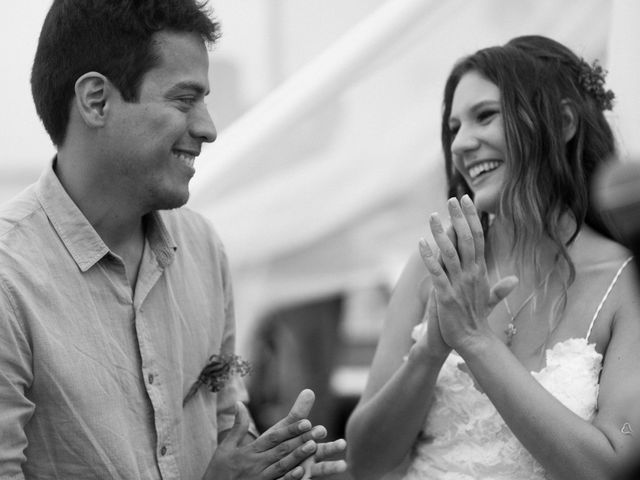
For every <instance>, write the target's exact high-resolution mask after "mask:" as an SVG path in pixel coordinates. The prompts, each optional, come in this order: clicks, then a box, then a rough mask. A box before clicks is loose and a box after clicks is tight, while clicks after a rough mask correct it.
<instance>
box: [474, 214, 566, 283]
mask: <svg viewBox="0 0 640 480" xmlns="http://www.w3.org/2000/svg"><path fill="white" fill-rule="evenodd" d="M558 228H559V235H558V239H559V240H560V241H561V242H562V243H563V244H564V245H566V243H567V242H568V241H569V239H570V238H571V235H573V233H574V231H575V220H574V219H573V216H572V215H570V214H569V213H566V214H564V215H563V216H562V218H561V220H560V222H559V227H558ZM521 241H522V242H523V243H524V249H523V248H519V246H516V245H515V234H514V228H513V224H511V223H510V222H508V221H507V220H506V219H505V218H504V217H499V216H496V217H494V218H493V219H492V221H491V223H490V227H489V234H488V236H487V243H488V248H487V256H488V258H487V263H488V267H489V269H490V270H491V269H493V268H494V266H496V267H497V268H498V269H499V270H500V272H501V273H502V275H508V274H515V275H517V276H518V277H519V278H520V282H521V283H527V284H528V283H531V284H537V283H538V282H539V281H540V278H541V276H542V277H544V276H546V275H548V274H549V272H551V271H552V270H554V269H556V268H557V267H558V257H559V254H560V247H559V246H558V244H557V243H556V242H555V241H554V240H553V239H552V238H551V237H549V236H548V235H544V234H543V235H542V236H541V237H540V238H539V239H537V240H536V239H533V238H524V239H522V240H521Z"/></svg>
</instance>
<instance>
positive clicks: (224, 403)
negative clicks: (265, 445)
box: [216, 245, 258, 437]
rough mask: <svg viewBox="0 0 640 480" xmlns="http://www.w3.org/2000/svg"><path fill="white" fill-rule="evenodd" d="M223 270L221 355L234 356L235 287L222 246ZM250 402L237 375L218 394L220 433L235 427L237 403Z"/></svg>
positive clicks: (221, 264)
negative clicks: (223, 325)
mask: <svg viewBox="0 0 640 480" xmlns="http://www.w3.org/2000/svg"><path fill="white" fill-rule="evenodd" d="M220 252H221V262H220V268H221V270H222V279H223V286H224V302H225V308H224V312H225V327H224V333H223V338H222V347H221V353H222V354H223V355H233V354H234V353H235V312H234V305H233V287H232V285H231V275H230V272H229V265H228V260H227V256H226V253H225V251H224V247H223V246H222V245H220ZM238 400H240V401H242V402H245V403H246V402H248V400H249V395H248V394H247V390H246V388H245V385H244V381H243V380H242V378H240V377H239V376H237V375H234V376H233V377H232V378H230V379H229V382H227V384H226V385H225V387H224V388H223V389H222V390H221V391H220V392H218V402H217V408H218V410H217V412H216V413H217V420H218V431H219V432H223V431H225V430H229V429H230V428H231V427H232V426H233V422H234V419H235V403H236V401H238ZM249 433H250V434H251V435H253V436H255V437H257V436H258V431H257V429H256V427H255V425H254V423H253V421H251V424H250V427H249Z"/></svg>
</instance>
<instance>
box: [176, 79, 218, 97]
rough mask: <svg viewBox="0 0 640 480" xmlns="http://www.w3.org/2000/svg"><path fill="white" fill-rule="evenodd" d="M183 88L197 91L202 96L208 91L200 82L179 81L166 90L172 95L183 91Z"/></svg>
mask: <svg viewBox="0 0 640 480" xmlns="http://www.w3.org/2000/svg"><path fill="white" fill-rule="evenodd" d="M185 90H190V91H192V92H194V93H197V94H198V95H203V96H205V95H207V94H208V93H209V90H207V89H205V87H204V86H203V85H202V84H200V83H197V82H179V83H176V84H175V85H174V86H172V87H171V88H170V89H169V91H168V92H167V95H173V94H176V93H179V92H184V91H185Z"/></svg>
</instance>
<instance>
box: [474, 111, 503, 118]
mask: <svg viewBox="0 0 640 480" xmlns="http://www.w3.org/2000/svg"><path fill="white" fill-rule="evenodd" d="M497 113H498V110H484V111H482V112H480V113H478V120H487V119H489V118H491V117H493V116H494V115H496V114H497Z"/></svg>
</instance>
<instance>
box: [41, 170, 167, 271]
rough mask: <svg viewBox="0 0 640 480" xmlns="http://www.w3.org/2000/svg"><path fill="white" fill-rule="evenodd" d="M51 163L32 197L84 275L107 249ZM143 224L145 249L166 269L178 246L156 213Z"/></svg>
mask: <svg viewBox="0 0 640 480" xmlns="http://www.w3.org/2000/svg"><path fill="white" fill-rule="evenodd" d="M55 162H56V159H55V158H54V159H53V162H51V164H50V165H49V166H48V167H47V168H46V169H45V171H44V172H43V173H42V175H41V176H40V178H39V180H38V182H37V185H36V195H37V197H38V200H39V202H40V204H41V205H42V208H43V210H44V212H45V213H46V215H47V217H48V218H49V221H50V222H51V225H53V228H54V230H55V231H56V233H57V234H58V236H59V237H60V240H61V241H62V243H63V244H64V246H65V247H66V249H67V250H68V251H69V253H70V254H71V256H72V257H73V259H74V261H75V262H76V264H77V265H78V268H80V270H81V271H82V272H86V271H87V270H89V269H90V268H91V267H92V266H93V265H95V264H96V263H97V262H98V261H99V260H100V259H101V258H103V257H104V256H105V255H106V254H108V253H110V250H109V247H107V245H106V244H105V243H104V241H103V240H102V238H100V235H98V232H96V231H95V229H94V228H93V226H92V225H91V224H90V223H89V221H88V220H87V218H86V217H85V216H84V214H83V213H82V212H81V211H80V209H79V208H78V206H77V205H76V204H75V203H74V201H73V200H72V199H71V197H70V196H69V194H67V192H66V190H65V189H64V187H63V186H62V184H61V183H60V180H59V179H58V177H57V176H56V174H55V172H54V170H53V166H54V165H55ZM145 222H146V231H147V239H148V241H149V246H150V247H151V249H152V250H153V251H154V253H155V254H156V257H157V259H158V263H159V264H160V265H161V266H162V267H166V266H167V265H169V264H170V263H171V262H172V261H173V256H174V254H175V251H176V250H177V248H178V247H177V245H176V244H175V241H174V240H173V238H172V237H171V234H170V233H169V231H168V230H167V228H166V226H165V224H164V222H163V220H162V217H161V216H160V214H159V213H158V212H151V213H150V214H148V215H146V217H145Z"/></svg>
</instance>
